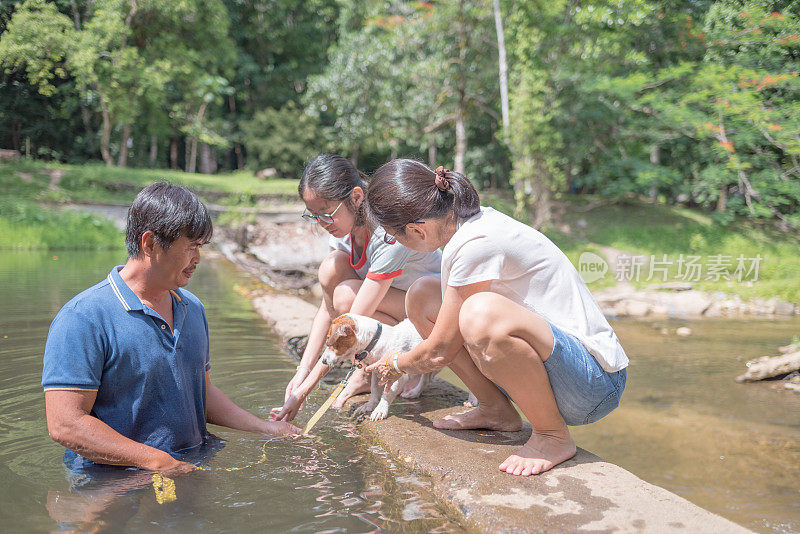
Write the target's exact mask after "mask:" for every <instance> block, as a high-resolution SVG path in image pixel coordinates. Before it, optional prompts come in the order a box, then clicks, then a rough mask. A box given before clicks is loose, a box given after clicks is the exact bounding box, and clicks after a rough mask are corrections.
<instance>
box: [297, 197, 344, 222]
mask: <svg viewBox="0 0 800 534" xmlns="http://www.w3.org/2000/svg"><path fill="white" fill-rule="evenodd" d="M342 204H344V200H342V201H341V202H339V205H338V206H336V209H335V210H333V212H332V213H320V214H319V215H314V214H313V213H311V212H310V211H308V208H306V210H305V211H304V212H303V215H302V217H303V218H304V219H305V220H307V221H308V222H312V223H321V222H323V223H325V224H333V216H334V215H336V212H337V211H339V208H341V207H342Z"/></svg>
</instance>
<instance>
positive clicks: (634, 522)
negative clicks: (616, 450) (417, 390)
mask: <svg viewBox="0 0 800 534" xmlns="http://www.w3.org/2000/svg"><path fill="white" fill-rule="evenodd" d="M465 399H466V394H465V393H464V392H463V391H461V390H459V389H457V388H456V387H455V386H453V385H451V384H449V383H447V382H444V381H443V380H436V381H434V383H433V384H432V386H431V387H430V388H429V389H428V390H427V391H426V393H425V394H424V395H423V397H421V398H420V399H419V400H418V401H403V402H397V403H395V404H394V405H393V406H392V407H391V408H390V415H389V417H388V418H387V419H386V420H384V421H380V422H377V423H375V422H370V421H365V422H363V423H362V428H363V430H362V431H363V433H364V434H365V435H366V436H367V438H368V439H369V438H370V437H372V438H373V439H375V440H376V441H377V442H378V443H379V444H380V445H381V446H382V447H384V448H385V449H386V450H388V451H390V452H391V453H393V454H394V455H395V456H397V457H398V458H400V459H401V460H402V461H403V462H405V464H406V466H407V467H409V468H411V469H413V470H415V471H419V472H421V473H424V474H426V475H428V476H430V477H431V478H432V480H433V484H434V491H435V493H436V494H437V495H439V496H440V497H441V498H443V499H444V500H446V501H448V502H449V503H450V504H452V505H454V506H455V507H457V508H458V509H459V510H460V511H461V512H462V513H463V514H464V516H465V517H466V518H467V520H468V521H469V522H470V523H472V524H473V525H474V526H475V527H477V528H478V529H479V530H481V531H484V532H575V531H587V532H692V533H695V532H726V533H736V532H749V531H748V530H747V529H745V528H743V527H740V526H739V525H736V524H734V523H732V522H730V521H728V520H727V519H724V518H722V517H720V516H717V515H714V514H712V513H710V512H708V511H706V510H703V509H702V508H700V507H698V506H696V505H694V504H692V503H690V502H689V501H687V500H685V499H683V498H681V497H678V496H677V495H674V494H672V493H670V492H668V491H666V490H664V489H662V488H659V487H657V486H654V485H652V484H648V483H647V482H645V481H643V480H641V479H640V478H638V477H636V476H635V475H633V474H631V473H629V472H628V471H626V470H624V469H622V468H621V467H619V466H616V465H613V464H611V463H608V462H606V461H604V460H603V459H602V458H600V457H598V456H595V455H594V454H592V453H590V452H588V451H585V450H583V449H578V453H577V454H576V455H575V457H574V458H572V459H571V460H568V461H567V462H564V463H563V464H561V465H559V466H557V467H555V468H554V469H552V470H550V471H548V472H546V473H543V474H541V475H538V476H533V477H514V476H512V475H508V474H506V473H503V472H501V471H500V470H499V469H498V466H499V464H500V463H501V462H502V461H503V460H504V459H505V458H506V457H508V456H509V455H510V454H512V453H513V452H515V451H516V450H517V449H518V448H519V447H520V446H521V445H522V444H523V443H525V441H527V439H528V437H529V436H530V432H531V428H530V425H528V424H527V423H526V424H525V427H524V428H523V430H522V431H520V432H493V431H474V430H473V431H447V430H440V429H437V428H434V427H433V421H435V420H436V419H438V418H440V417H442V416H444V415H446V414H448V413H455V412H459V411H463V410H464V409H465V408H464V407H463V406H461V403H462V402H463V401H464V400H465ZM365 401H366V396H365V395H362V396H359V397H356V398H354V399H352V400H351V401H349V402H350V403H351V404H353V405H358V404H360V403H361V402H365Z"/></svg>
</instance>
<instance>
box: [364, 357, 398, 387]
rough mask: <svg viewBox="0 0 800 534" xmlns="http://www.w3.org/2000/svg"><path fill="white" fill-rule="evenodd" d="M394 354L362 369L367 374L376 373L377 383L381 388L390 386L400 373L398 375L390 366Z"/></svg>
mask: <svg viewBox="0 0 800 534" xmlns="http://www.w3.org/2000/svg"><path fill="white" fill-rule="evenodd" d="M392 358H394V353H391V352H390V353H389V354H387V355H386V356H384V357H383V358H381V359H380V360H378V361H377V362H375V363H373V364H372V365H370V366H368V367H367V368H366V369H364V370H365V371H366V372H367V373H378V381H379V383H380V384H381V385H382V386H387V387H388V386H390V385H392V384H393V383H394V382H395V381H396V380H397V379H398V378H400V377H401V376H402V373H398V372H397V370H395V368H394V366H393V365H392Z"/></svg>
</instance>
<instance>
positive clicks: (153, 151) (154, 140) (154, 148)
mask: <svg viewBox="0 0 800 534" xmlns="http://www.w3.org/2000/svg"><path fill="white" fill-rule="evenodd" d="M157 161H158V136H157V135H156V134H152V135H150V161H149V164H150V168H151V169H155V167H156V162H157Z"/></svg>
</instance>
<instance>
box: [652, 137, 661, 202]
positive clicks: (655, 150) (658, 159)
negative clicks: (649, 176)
mask: <svg viewBox="0 0 800 534" xmlns="http://www.w3.org/2000/svg"><path fill="white" fill-rule="evenodd" d="M660 162H661V157H660V155H659V149H658V145H653V146H651V147H650V163H652V164H653V165H658V164H659V163H660ZM656 198H658V187H657V184H656V183H655V182H653V183H651V184H650V200H656Z"/></svg>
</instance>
